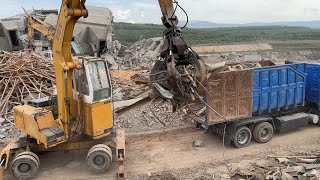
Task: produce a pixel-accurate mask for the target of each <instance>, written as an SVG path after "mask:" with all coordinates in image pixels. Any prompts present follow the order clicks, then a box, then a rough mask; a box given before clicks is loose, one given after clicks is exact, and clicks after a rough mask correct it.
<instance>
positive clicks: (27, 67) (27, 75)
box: [0, 52, 55, 139]
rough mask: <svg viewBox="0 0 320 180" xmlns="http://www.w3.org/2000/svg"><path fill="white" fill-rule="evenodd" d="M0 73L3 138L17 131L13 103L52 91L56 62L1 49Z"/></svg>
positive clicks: (0, 130)
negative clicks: (14, 126) (13, 130)
mask: <svg viewBox="0 0 320 180" xmlns="http://www.w3.org/2000/svg"><path fill="white" fill-rule="evenodd" d="M0 77H1V78H0V125H1V128H0V139H2V138H5V137H6V138H10V137H12V136H15V135H16V134H15V132H12V129H14V128H12V126H13V123H12V121H13V113H12V108H13V106H15V105H19V104H22V103H24V102H25V101H27V100H30V99H37V98H42V97H46V96H49V95H50V94H52V92H53V89H54V82H55V77H54V68H53V64H52V62H51V61H50V60H49V59H46V58H44V57H42V56H39V55H38V54H33V53H32V54H26V53H23V52H14V53H9V52H0ZM9 129H10V132H9V131H8V130H9Z"/></svg>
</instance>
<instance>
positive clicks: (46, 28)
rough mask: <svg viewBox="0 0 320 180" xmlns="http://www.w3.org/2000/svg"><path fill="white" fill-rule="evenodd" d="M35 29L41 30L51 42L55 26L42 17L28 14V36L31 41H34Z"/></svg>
mask: <svg viewBox="0 0 320 180" xmlns="http://www.w3.org/2000/svg"><path fill="white" fill-rule="evenodd" d="M34 30H37V31H39V32H40V33H41V34H43V36H44V37H45V38H46V39H47V40H48V41H49V42H50V43H51V42H52V40H53V36H54V31H55V30H54V28H53V27H52V26H51V25H49V24H47V23H45V22H43V21H42V20H40V19H37V18H35V17H32V16H31V15H28V37H29V40H30V42H31V43H33V41H34Z"/></svg>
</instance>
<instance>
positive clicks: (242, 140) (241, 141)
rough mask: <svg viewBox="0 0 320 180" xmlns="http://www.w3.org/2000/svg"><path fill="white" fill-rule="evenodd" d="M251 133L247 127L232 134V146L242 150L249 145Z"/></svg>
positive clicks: (240, 128)
mask: <svg viewBox="0 0 320 180" xmlns="http://www.w3.org/2000/svg"><path fill="white" fill-rule="evenodd" d="M251 138H252V133H251V131H250V129H249V128H248V127H247V126H241V127H239V128H238V129H237V131H236V132H235V133H234V138H233V145H234V146H235V147H236V148H243V147H246V146H248V145H249V144H250V141H251Z"/></svg>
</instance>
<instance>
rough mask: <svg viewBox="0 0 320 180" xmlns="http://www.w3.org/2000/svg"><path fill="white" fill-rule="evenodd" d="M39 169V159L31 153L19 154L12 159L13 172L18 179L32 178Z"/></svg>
mask: <svg viewBox="0 0 320 180" xmlns="http://www.w3.org/2000/svg"><path fill="white" fill-rule="evenodd" d="M38 169H39V164H38V161H37V159H36V158H35V157H33V155H30V154H24V155H20V156H17V157H16V158H14V160H13V161H12V172H13V175H14V176H15V177H16V178H17V179H30V178H32V177H34V176H35V175H36V173H37V172H38Z"/></svg>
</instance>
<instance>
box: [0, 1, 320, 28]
mask: <svg viewBox="0 0 320 180" xmlns="http://www.w3.org/2000/svg"><path fill="white" fill-rule="evenodd" d="M60 2H61V0H10V1H6V3H3V4H2V5H1V6H0V18H4V17H7V16H12V15H15V14H18V13H22V12H23V10H22V8H20V7H21V6H23V7H25V8H26V9H32V8H35V9H41V8H43V9H48V8H51V9H52V8H54V9H58V8H60ZM178 2H179V4H180V5H181V6H182V7H183V8H184V9H185V10H186V11H187V12H188V15H189V17H190V19H191V20H204V21H212V22H218V23H248V22H275V21H304V20H318V19H320V9H319V8H320V1H319V0H304V1H302V0H223V1H222V0H196V1H195V0H178ZM86 4H87V5H93V6H100V7H107V8H109V9H111V10H112V11H113V13H114V15H115V21H118V22H119V21H124V22H136V23H157V24H160V23H161V20H160V18H161V16H162V15H161V11H160V8H159V5H158V1H156V0H140V1H132V0H99V1H97V0H87V3H86ZM177 15H178V17H179V19H180V20H185V19H186V17H185V15H184V13H183V12H182V11H181V10H178V11H177Z"/></svg>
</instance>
